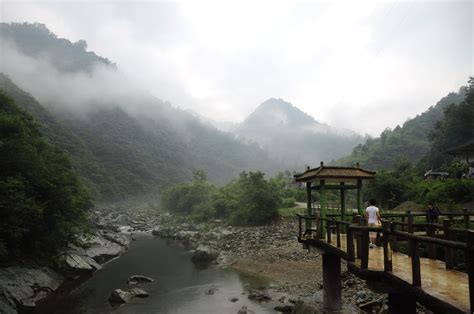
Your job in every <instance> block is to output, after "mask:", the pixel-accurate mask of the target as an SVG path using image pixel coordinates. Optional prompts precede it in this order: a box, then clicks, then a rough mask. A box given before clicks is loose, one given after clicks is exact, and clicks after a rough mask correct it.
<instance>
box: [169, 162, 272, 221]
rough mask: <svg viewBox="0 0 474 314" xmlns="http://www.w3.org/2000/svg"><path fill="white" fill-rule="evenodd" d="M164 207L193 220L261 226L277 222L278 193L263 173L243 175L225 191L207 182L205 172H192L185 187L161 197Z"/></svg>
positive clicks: (170, 189) (180, 186)
mask: <svg viewBox="0 0 474 314" xmlns="http://www.w3.org/2000/svg"><path fill="white" fill-rule="evenodd" d="M162 204H163V207H164V208H165V209H168V210H170V211H171V212H174V213H177V214H181V215H189V216H190V217H192V218H196V219H199V220H206V219H209V218H220V219H225V220H227V221H228V222H230V223H231V224H234V225H262V224H267V223H270V222H272V221H274V220H275V219H277V218H278V207H279V206H280V204H281V198H280V191H279V190H278V189H277V187H276V186H275V185H274V184H271V183H270V182H268V181H267V180H265V178H264V174H263V173H262V172H242V173H241V174H240V175H239V177H238V178H236V179H235V180H233V181H232V182H230V183H229V184H227V185H226V186H224V187H221V188H217V187H216V186H214V185H212V184H210V183H209V182H207V180H206V177H205V174H204V172H202V171H195V172H194V179H193V181H192V182H191V183H188V184H179V185H176V186H173V187H170V188H168V189H167V190H165V192H164V193H163V200H162Z"/></svg>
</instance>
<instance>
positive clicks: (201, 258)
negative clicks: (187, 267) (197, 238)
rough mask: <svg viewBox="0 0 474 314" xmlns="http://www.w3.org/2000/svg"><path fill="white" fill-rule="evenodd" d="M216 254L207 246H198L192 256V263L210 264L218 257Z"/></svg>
mask: <svg viewBox="0 0 474 314" xmlns="http://www.w3.org/2000/svg"><path fill="white" fill-rule="evenodd" d="M218 255H219V254H218V252H217V251H215V250H213V249H211V248H210V247H208V246H204V245H200V246H199V247H198V248H197V249H196V250H195V251H194V254H193V257H192V261H193V262H194V263H202V262H211V261H213V260H215V259H216V258H217V256H218Z"/></svg>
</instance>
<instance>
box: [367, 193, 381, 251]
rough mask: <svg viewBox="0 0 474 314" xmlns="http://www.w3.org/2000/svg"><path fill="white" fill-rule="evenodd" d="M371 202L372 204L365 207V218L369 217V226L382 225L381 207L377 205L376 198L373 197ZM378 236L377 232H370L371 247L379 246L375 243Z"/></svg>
mask: <svg viewBox="0 0 474 314" xmlns="http://www.w3.org/2000/svg"><path fill="white" fill-rule="evenodd" d="M369 203H370V206H369V207H367V208H366V209H365V219H367V225H368V226H369V227H377V226H380V211H379V208H378V207H376V206H375V205H376V204H377V201H376V200H375V199H371V200H370V202H369ZM376 237H377V233H376V232H371V233H370V244H369V247H370V248H374V247H377V246H376V245H375V239H376Z"/></svg>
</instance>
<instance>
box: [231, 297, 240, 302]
mask: <svg viewBox="0 0 474 314" xmlns="http://www.w3.org/2000/svg"><path fill="white" fill-rule="evenodd" d="M229 301H230V302H237V301H239V298H236V297H233V298H229Z"/></svg>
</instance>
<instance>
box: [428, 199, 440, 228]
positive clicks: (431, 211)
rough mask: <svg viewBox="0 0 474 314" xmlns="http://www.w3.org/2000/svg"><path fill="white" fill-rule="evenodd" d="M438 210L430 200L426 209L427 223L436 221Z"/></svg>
mask: <svg viewBox="0 0 474 314" xmlns="http://www.w3.org/2000/svg"><path fill="white" fill-rule="evenodd" d="M439 214H440V211H439V209H438V207H436V206H434V204H433V203H432V202H429V203H428V208H427V209H426V217H427V218H428V223H438V218H439Z"/></svg>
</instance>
